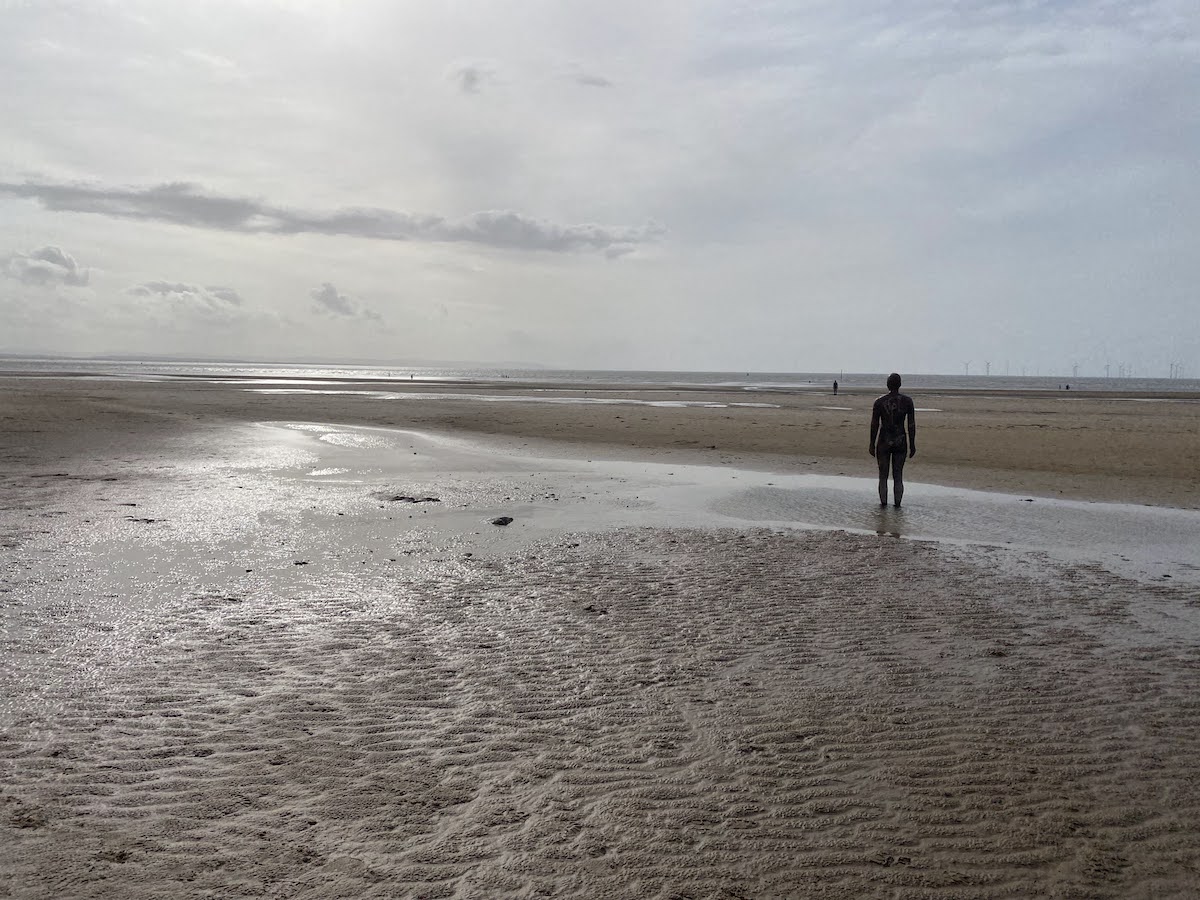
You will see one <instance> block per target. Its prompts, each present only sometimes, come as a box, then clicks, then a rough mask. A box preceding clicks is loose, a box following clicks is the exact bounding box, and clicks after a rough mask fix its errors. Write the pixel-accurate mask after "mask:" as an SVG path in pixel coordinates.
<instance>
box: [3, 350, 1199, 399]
mask: <svg viewBox="0 0 1200 900" xmlns="http://www.w3.org/2000/svg"><path fill="white" fill-rule="evenodd" d="M0 375H26V376H51V375H60V376H78V377H107V378H115V379H128V380H159V379H162V380H171V379H189V380H192V379H211V380H214V381H220V380H224V379H248V380H255V379H262V380H264V381H272V382H279V381H284V382H290V381H298V382H303V381H322V380H327V381H355V380H362V381H386V382H406V383H413V382H418V383H426V384H430V383H433V384H455V383H466V384H487V383H491V382H495V383H503V382H510V383H511V382H518V383H524V384H546V385H550V384H571V385H588V384H595V385H617V386H621V385H629V386H631V387H632V386H642V387H651V388H659V389H663V390H669V389H681V390H687V389H689V388H691V389H697V388H707V389H712V388H722V387H724V388H729V389H731V390H748V391H755V390H757V391H803V390H829V389H830V388H831V387H832V384H833V381H834V379H837V381H838V384H839V386H840V387H843V388H848V389H854V388H871V389H878V390H879V391H880V392H881V393H882V392H883V391H884V390H886V388H885V387H884V381H885V379H886V378H887V375H886V373H860V372H668V371H653V370H643V371H635V370H613V371H607V370H594V369H541V368H538V369H528V368H524V369H523V368H499V367H483V366H480V367H471V366H462V367H451V366H445V367H442V366H378V365H362V366H359V365H305V364H300V363H237V362H207V361H186V360H170V361H163V360H137V359H69V358H35V357H0ZM1068 384H1069V385H1070V386H1071V390H1080V391H1111V392H1129V393H1148V394H1157V393H1200V379H1195V378H1142V377H1137V378H1069V377H1064V376H1061V375H1042V376H1038V375H1030V376H1020V375H991V376H988V375H929V374H906V375H904V389H905V390H906V391H908V390H911V391H921V390H927V391H937V390H980V391H1055V390H1065V389H1066V386H1067V385H1068Z"/></svg>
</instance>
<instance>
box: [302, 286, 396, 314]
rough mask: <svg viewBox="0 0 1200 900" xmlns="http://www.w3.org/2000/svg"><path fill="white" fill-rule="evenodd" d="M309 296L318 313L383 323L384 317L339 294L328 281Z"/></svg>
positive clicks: (351, 298)
mask: <svg viewBox="0 0 1200 900" xmlns="http://www.w3.org/2000/svg"><path fill="white" fill-rule="evenodd" d="M309 296H310V297H312V299H313V306H314V307H315V308H316V310H317V312H321V313H324V314H325V315H328V316H333V317H334V318H340V319H371V320H372V321H376V322H382V321H383V317H382V316H380V315H379V313H377V312H375V311H374V310H373V309H370V308H369V307H367V306H365V305H364V304H362V303H360V302H359V301H357V300H355V299H354V298H353V297H350V296H348V295H346V294H343V293H341V292H339V291H338V289H337V288H336V287H334V286H333V285H332V284H330V283H329V282H328V281H326V282H325V283H324V284H322V285H321V286H320V287H319V288H313V290H311V291H309Z"/></svg>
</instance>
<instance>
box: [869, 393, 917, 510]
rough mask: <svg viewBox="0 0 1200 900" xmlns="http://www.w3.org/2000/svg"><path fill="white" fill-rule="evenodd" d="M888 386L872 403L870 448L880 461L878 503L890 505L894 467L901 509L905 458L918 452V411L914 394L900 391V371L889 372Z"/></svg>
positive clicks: (894, 479)
mask: <svg viewBox="0 0 1200 900" xmlns="http://www.w3.org/2000/svg"><path fill="white" fill-rule="evenodd" d="M887 386H888V392H887V393H886V394H884V395H883V396H882V397H880V398H879V399H878V400H876V401H875V405H874V406H873V407H871V445H870V447H868V448H867V452H869V453H870V454H871V455H872V456H873V457H875V461H876V462H877V463H879V505H880V506H887V500H888V483H887V482H888V469H891V471H892V481H893V482H895V498H896V508H897V509H899V508H900V503H901V501H902V500H903V499H904V460H905V459H906V458H908V459H911V458H912V457H914V456H916V455H917V411H916V408H915V407H914V406H913V402H912V398H911V397H909V396H908V395H907V394H902V393H900V376H899V375H897V374H896V373H895V372H893V373H892V374H891V375H889V376H888V380H887ZM906 424H907V426H908V428H907V433H906V431H905V425H906Z"/></svg>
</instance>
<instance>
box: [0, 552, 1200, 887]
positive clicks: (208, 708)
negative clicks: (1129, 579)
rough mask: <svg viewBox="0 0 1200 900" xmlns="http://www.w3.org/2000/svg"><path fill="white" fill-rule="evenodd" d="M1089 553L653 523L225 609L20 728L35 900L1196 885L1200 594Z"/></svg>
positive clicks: (1, 804) (22, 864)
mask: <svg viewBox="0 0 1200 900" xmlns="http://www.w3.org/2000/svg"><path fill="white" fill-rule="evenodd" d="M997 558H998V557H997ZM1055 571H1056V573H1057V574H1056V577H1055V578H1053V579H1046V578H1044V577H1037V578H1035V577H1031V576H1030V575H1027V574H1021V573H1020V572H1015V571H1009V570H1007V569H1005V568H1003V567H1001V566H1000V565H999V564H996V563H993V562H991V561H989V560H988V559H986V558H983V559H978V558H976V559H972V560H971V561H967V560H962V559H956V558H954V557H953V556H952V555H950V554H949V553H948V552H946V551H939V550H937V549H935V548H933V547H926V546H920V545H914V544H911V543H908V542H902V541H895V540H891V539H888V538H875V537H859V536H851V535H846V534H841V533H833V534H807V535H781V534H773V533H768V532H753V533H742V532H736V533H735V532H707V533H702V532H665V531H649V530H645V531H626V532H619V533H615V534H610V535H606V536H575V537H572V538H571V540H570V541H568V542H564V541H562V540H556V541H554V542H552V543H547V544H542V545H538V546H536V547H534V548H533V549H532V550H531V551H528V552H523V553H522V554H521V555H519V556H513V557H500V558H486V559H485V558H476V559H471V560H466V561H456V562H455V563H454V564H453V565H451V564H447V565H446V566H444V567H443V569H442V570H441V571H439V572H437V573H434V574H430V573H429V571H428V570H422V574H421V577H416V574H415V572H414V571H412V570H399V571H386V570H379V571H371V572H366V573H364V574H362V575H360V576H358V577H357V578H356V580H353V581H348V580H345V579H343V580H342V581H341V582H339V583H338V584H337V585H333V584H321V583H319V581H317V582H314V584H313V586H312V587H311V589H307V590H305V589H298V590H297V591H295V593H294V595H292V596H288V597H275V598H268V597H262V596H251V595H241V594H237V593H219V592H218V593H206V594H201V595H195V596H191V597H188V598H187V599H186V601H185V602H181V603H179V604H177V606H176V607H175V608H173V609H170V610H167V611H165V612H164V615H163V617H162V618H161V619H160V620H157V621H156V622H155V623H153V625H152V626H147V627H146V629H145V630H144V633H142V634H141V635H140V637H139V638H138V640H141V641H144V642H153V643H154V646H155V647H156V648H157V652H155V653H154V654H150V655H148V654H145V653H136V654H130V658H129V662H128V663H127V664H124V665H120V666H117V665H114V666H112V667H111V668H110V669H109V670H108V671H107V674H105V675H104V676H103V677H99V678H97V680H96V681H95V682H94V683H93V685H92V687H91V688H90V689H88V690H84V691H82V692H81V690H80V685H79V683H78V682H73V683H71V686H70V691H69V692H68V691H67V689H66V688H64V689H63V690H64V693H66V694H68V695H67V696H63V697H60V698H58V702H59V703H60V706H59V710H60V712H59V713H58V715H57V717H56V718H55V719H54V720H53V721H44V720H42V719H41V718H40V717H39V715H38V713H37V710H38V709H39V708H40V707H37V706H30V708H29V712H28V713H27V714H26V715H25V716H23V717H19V718H18V720H17V721H16V722H15V723H14V725H13V727H11V728H10V729H9V730H8V732H7V733H6V734H4V735H3V738H2V739H0V772H2V774H3V784H4V789H3V792H2V793H0V863H2V865H0V872H3V873H5V874H0V895H3V896H14V897H115V896H121V897H180V898H190V897H214V896H222V897H233V896H237V897H243V896H244V897H249V896H264V897H279V898H285V897H286V898H292V897H295V898H310V897H347V896H353V897H403V896H412V897H418V896H419V897H495V896H508V895H511V896H584V897H664V898H666V897H673V898H685V897H695V898H699V897H803V896H818V895H820V896H833V897H873V896H888V897H968V898H970V897H980V898H985V897H986V898H991V897H1007V896H1059V897H1137V896H1144V897H1168V896H1178V897H1184V896H1194V895H1195V894H1196V892H1197V890H1200V851H1198V850H1197V847H1198V846H1200V835H1198V833H1197V831H1198V829H1197V824H1196V823H1197V822H1200V783H1198V780H1197V777H1196V767H1195V758H1196V750H1197V748H1198V747H1200V696H1198V695H1197V693H1196V690H1195V687H1196V684H1197V674H1198V671H1200V653H1198V651H1197V648H1196V647H1195V646H1194V645H1192V644H1189V643H1187V641H1186V640H1184V639H1183V638H1181V637H1179V636H1177V635H1176V634H1174V633H1173V631H1172V629H1171V627H1170V621H1171V617H1173V616H1176V617H1177V616H1183V615H1191V616H1193V617H1194V615H1195V608H1194V603H1195V601H1194V598H1190V597H1188V596H1187V595H1186V594H1185V593H1184V592H1183V591H1179V590H1172V589H1170V588H1167V587H1163V588H1158V589H1152V588H1146V587H1142V586H1134V585H1131V584H1126V583H1123V582H1121V581H1119V580H1116V579H1114V578H1112V577H1111V576H1108V575H1105V574H1104V573H1101V572H1099V571H1097V570H1092V569H1087V568H1082V567H1081V568H1074V569H1063V568H1059V569H1056V570H1055ZM1189 604H1193V605H1191V606H1189ZM1156 623H1157V624H1156ZM34 640H36V639H34ZM65 683H66V682H64V684H65Z"/></svg>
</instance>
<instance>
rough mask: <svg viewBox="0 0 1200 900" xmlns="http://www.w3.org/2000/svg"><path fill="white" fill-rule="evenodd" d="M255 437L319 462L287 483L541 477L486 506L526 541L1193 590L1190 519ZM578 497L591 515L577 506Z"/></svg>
mask: <svg viewBox="0 0 1200 900" xmlns="http://www.w3.org/2000/svg"><path fill="white" fill-rule="evenodd" d="M259 429H260V430H261V433H263V434H264V436H265V437H267V439H268V440H269V441H272V442H280V443H282V444H285V445H290V446H292V447H293V448H296V447H304V448H307V449H308V450H309V451H310V452H312V453H313V455H314V456H313V458H314V460H315V463H314V465H311V466H307V467H305V468H304V469H303V471H301V470H298V469H292V470H291V474H292V475H294V476H296V477H303V478H306V479H314V478H315V479H319V480H321V481H325V482H341V483H353V482H358V481H365V480H370V481H378V480H380V479H381V478H392V479H395V478H400V477H405V476H407V477H414V476H422V477H425V478H428V477H430V476H435V475H436V474H437V473H439V472H441V473H453V474H454V475H455V476H456V477H462V476H468V477H470V478H475V479H480V480H483V479H486V478H495V477H498V476H499V477H512V478H520V477H535V476H536V477H538V478H540V479H543V481H542V483H541V494H540V495H538V496H534V497H531V498H530V499H529V500H523V499H520V498H515V497H514V498H512V499H507V500H506V501H504V502H503V503H502V504H500V505H495V506H494V511H495V514H496V515H501V514H507V515H512V516H514V518H515V519H516V520H517V521H516V522H515V523H514V526H515V529H516V530H523V531H524V532H525V533H526V535H527V536H528V537H530V538H533V537H541V536H544V535H545V534H546V533H548V532H553V531H587V530H598V529H604V528H612V527H620V526H655V527H681V526H682V527H697V526H713V527H745V526H747V525H753V526H758V527H764V526H765V527H784V528H809V529H830V530H835V529H842V530H847V531H852V532H859V533H874V534H888V535H892V536H894V537H901V538H910V539H915V540H935V541H944V542H951V543H955V544H959V545H964V546H971V545H983V546H1001V547H1010V548H1013V549H1017V550H1023V551H1037V552H1041V553H1045V554H1047V555H1049V556H1050V557H1052V558H1056V559H1061V560H1064V561H1068V562H1083V563H1093V564H1097V565H1100V566H1101V567H1103V568H1104V569H1106V570H1108V571H1111V572H1113V573H1116V574H1120V575H1124V576H1126V577H1134V578H1138V579H1140V580H1160V579H1172V580H1174V581H1176V582H1184V583H1191V584H1200V512H1196V511H1194V510H1181V509H1170V508H1162V507H1150V506H1134V505H1129V504H1118V503H1088V502H1080V501H1070V500H1055V499H1048V498H1041V497H1037V498H1034V497H1024V496H1020V495H1012V494H998V493H991V492H985V491H972V490H966V489H961V488H948V487H941V486H938V485H930V484H922V483H919V482H912V481H910V482H907V483H906V487H907V489H908V490H907V493H906V505H905V507H904V508H903V509H894V508H890V507H889V508H882V509H881V508H880V507H879V505H878V502H877V500H876V491H875V480H874V479H872V478H853V477H848V476H828V475H784V474H774V473H768V472H756V471H748V470H743V469H731V468H729V467H716V466H697V465H679V464H669V463H653V462H626V461H607V460H595V459H592V460H570V459H543V458H537V457H534V456H523V455H522V456H515V455H508V454H501V453H498V452H496V451H495V450H492V449H490V448H488V447H486V446H484V445H481V444H477V443H472V442H470V441H465V440H462V439H457V438H449V437H440V436H432V435H427V434H416V433H413V432H405V431H396V430H388V429H380V428H366V427H350V426H334V425H299V424H291V425H270V426H268V425H263V426H259ZM545 479H549V481H548V482H546V481H545ZM547 483H548V484H549V485H550V486H549V487H548V488H547V487H546V485H547ZM547 498H550V499H547ZM585 498H587V499H589V500H590V501H595V500H598V501H599V502H598V503H597V502H586V503H585V502H572V501H574V500H576V499H578V500H583V499H585ZM491 502H492V503H493V504H495V503H496V500H495V499H494V498H493V499H492V500H491ZM479 512H480V510H479V509H478V508H473V509H471V510H470V511H468V512H464V511H462V510H461V509H451V508H447V507H442V508H433V507H426V508H425V509H423V510H422V513H423V521H424V522H425V523H426V524H428V525H436V526H439V527H441V528H446V529H450V530H468V531H471V532H472V533H474V532H477V531H478V528H479V524H480V521H481V520H480V515H479ZM507 540H511V539H507Z"/></svg>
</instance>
